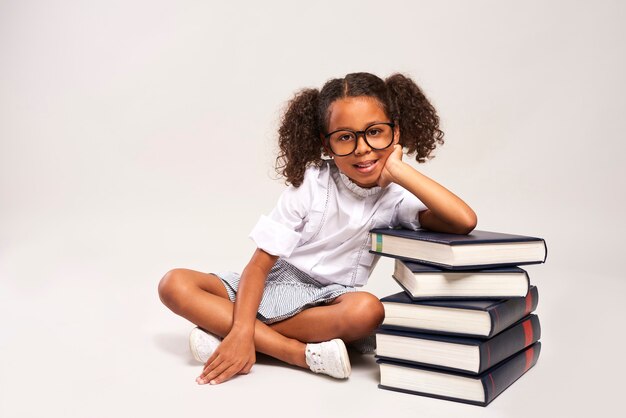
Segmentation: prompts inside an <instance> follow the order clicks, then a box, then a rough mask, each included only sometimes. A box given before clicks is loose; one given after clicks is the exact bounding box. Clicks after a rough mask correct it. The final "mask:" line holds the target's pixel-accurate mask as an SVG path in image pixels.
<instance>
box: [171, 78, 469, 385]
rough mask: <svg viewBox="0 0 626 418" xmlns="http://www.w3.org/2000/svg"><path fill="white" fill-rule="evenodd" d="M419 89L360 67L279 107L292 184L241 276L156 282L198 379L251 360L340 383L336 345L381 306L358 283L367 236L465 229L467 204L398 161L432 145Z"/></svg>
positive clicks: (187, 276) (280, 165)
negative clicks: (261, 357) (186, 332)
mask: <svg viewBox="0 0 626 418" xmlns="http://www.w3.org/2000/svg"><path fill="white" fill-rule="evenodd" d="M442 138H443V132H442V131H441V130H439V118H438V117H437V114H436V112H435V110H434V108H433V107H432V105H431V104H430V103H429V102H428V100H427V99H426V97H424V94H423V93H422V91H421V90H420V88H419V87H418V86H417V85H416V84H415V83H414V82H413V81H412V80H411V79H409V78H407V77H405V76H403V75H401V74H395V75H392V76H391V77H389V78H387V79H386V80H384V81H383V80H382V79H380V78H378V77H377V76H375V75H372V74H368V73H355V74H348V75H347V76H346V77H345V78H342V79H333V80H330V81H328V82H327V83H326V84H325V85H324V86H323V87H322V89H321V90H320V91H318V90H316V89H306V90H302V91H301V92H299V93H298V94H297V95H296V96H295V97H294V98H293V99H292V100H291V102H289V104H288V107H287V110H286V112H285V114H284V116H283V119H282V122H281V127H280V129H279V145H280V154H279V156H278V158H277V160H276V169H277V171H278V172H279V173H280V174H282V175H283V176H284V177H285V178H286V181H287V182H288V183H290V186H289V187H288V188H287V189H286V190H285V191H284V192H283V194H282V195H281V197H280V199H279V201H278V204H277V205H276V207H275V208H274V210H273V211H272V212H271V213H270V214H269V216H261V218H260V220H259V221H258V223H257V224H256V226H255V227H254V228H253V230H252V232H251V234H250V238H252V240H253V241H254V242H255V244H256V245H257V247H258V248H257V250H256V251H255V252H254V254H253V255H252V258H251V260H250V262H249V263H248V265H247V266H246V267H245V269H244V270H243V272H242V273H241V275H238V274H236V273H220V274H205V273H200V272H197V271H191V270H185V269H175V270H172V271H170V272H168V273H167V274H166V275H165V277H163V279H162V280H161V281H160V283H159V295H160V297H161V300H162V301H163V303H164V304H165V305H166V306H167V307H168V308H170V309H171V310H172V311H174V312H175V313H176V314H178V315H181V316H183V317H185V318H187V319H188V320H190V321H191V322H193V323H194V324H196V325H198V328H195V329H194V330H193V331H192V333H191V335H190V347H191V350H192V352H193V354H194V357H195V358H196V359H197V360H199V361H201V362H203V363H204V368H203V370H202V373H201V374H200V376H199V377H198V378H197V379H196V381H197V382H198V383H199V384H205V383H210V384H218V383H222V382H224V381H226V380H228V379H230V378H231V377H232V376H234V375H236V374H246V373H248V372H249V371H250V369H251V367H252V365H253V364H254V362H255V352H256V351H259V352H261V353H265V354H267V355H270V356H272V357H275V358H277V359H280V360H282V361H285V362H287V363H289V364H293V365H297V366H301V367H303V368H309V369H311V370H312V371H314V372H316V373H324V374H327V375H330V376H333V377H336V378H347V377H348V376H349V375H350V370H351V368H350V360H349V358H348V354H347V351H346V346H345V344H344V342H347V343H354V342H356V341H358V340H361V341H362V340H363V339H364V338H365V337H368V336H371V335H372V332H373V331H374V330H375V329H376V327H378V325H379V324H380V323H381V322H382V320H383V316H384V310H383V307H382V304H381V303H380V301H379V300H378V298H377V297H375V296H374V295H372V294H369V293H366V292H361V291H357V288H358V287H361V286H363V285H364V284H365V283H366V282H367V279H368V277H369V275H370V273H371V271H372V269H373V267H374V265H375V264H376V261H377V259H378V257H376V256H374V255H373V254H371V253H369V251H368V249H369V247H370V235H369V230H370V229H372V228H376V227H396V226H402V227H405V228H411V229H417V228H420V227H422V228H427V229H430V230H434V231H441V232H448V233H456V234H467V233H469V232H470V231H472V230H473V229H474V227H475V226H476V215H475V213H474V212H473V211H472V209H471V208H470V207H469V206H468V205H467V204H465V202H463V201H462V200H461V199H460V198H458V197H457V196H455V195H454V194H453V193H451V192H450V191H448V190H447V189H445V188H444V187H442V186H441V185H439V184H438V183H436V182H435V181H433V180H431V179H430V178H428V177H426V176H424V175H423V174H421V173H419V172H418V171H416V170H415V169H414V168H412V167H411V166H410V165H408V164H406V163H404V162H403V161H402V149H403V148H406V150H407V152H408V153H415V154H416V160H417V161H418V162H424V161H425V160H426V158H427V157H429V155H430V153H431V152H432V151H433V150H434V149H435V147H436V146H437V144H442V143H443V139H442Z"/></svg>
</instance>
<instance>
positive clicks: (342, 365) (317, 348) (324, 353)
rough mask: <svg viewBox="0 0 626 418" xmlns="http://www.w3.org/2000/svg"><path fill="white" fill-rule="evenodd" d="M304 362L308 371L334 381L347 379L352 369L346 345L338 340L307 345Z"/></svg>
mask: <svg viewBox="0 0 626 418" xmlns="http://www.w3.org/2000/svg"><path fill="white" fill-rule="evenodd" d="M304 354H305V360H306V364H307V365H308V366H309V369H311V370H312V371H314V372H315V373H323V374H327V375H329V376H332V377H334V378H336V379H347V378H348V377H349V376H350V372H351V371H352V368H351V367H350V358H349V357H348V350H346V345H345V344H344V343H343V341H342V340H340V339H339V338H335V339H334V340H330V341H326V342H323V343H318V344H307V345H306V349H305V352H304Z"/></svg>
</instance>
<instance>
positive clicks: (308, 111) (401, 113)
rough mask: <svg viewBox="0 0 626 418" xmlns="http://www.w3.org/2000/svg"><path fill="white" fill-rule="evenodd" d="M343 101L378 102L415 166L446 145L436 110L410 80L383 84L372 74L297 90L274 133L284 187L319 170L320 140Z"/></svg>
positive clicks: (400, 77) (399, 77)
mask: <svg viewBox="0 0 626 418" xmlns="http://www.w3.org/2000/svg"><path fill="white" fill-rule="evenodd" d="M345 97H372V98H374V99H376V100H377V101H378V103H379V104H380V105H381V106H382V108H383V110H384V112H385V114H386V115H387V116H388V117H389V118H390V120H392V121H393V122H394V123H396V124H397V125H399V127H400V145H402V147H403V148H405V149H406V151H407V153H408V154H415V159H416V160H417V162H419V163H423V162H425V161H426V160H427V159H428V158H430V154H431V152H432V151H433V150H434V149H435V148H436V147H437V145H441V144H443V142H444V141H443V131H441V130H440V129H439V117H438V116H437V112H436V111H435V108H434V107H433V106H432V105H431V104H430V102H429V101H428V99H427V98H426V96H424V93H422V90H421V89H420V88H419V87H418V85H417V84H416V83H415V82H414V81H413V80H411V79H410V78H409V77H406V76H404V75H402V74H393V75H391V76H389V77H388V78H387V79H385V80H384V81H383V80H382V79H380V78H379V77H377V76H375V75H373V74H370V73H352V74H348V75H346V76H345V77H344V78H335V79H332V80H329V81H327V82H326V84H324V86H323V87H322V89H321V90H319V91H318V90H317V89H304V90H301V91H299V92H297V93H296V94H295V96H294V97H293V98H292V99H291V100H290V101H289V102H288V103H287V107H286V110H285V112H284V114H283V116H282V118H281V121H280V128H279V129H278V145H279V147H280V151H279V153H278V156H277V157H276V165H275V168H276V172H277V173H278V174H279V175H280V176H283V177H284V178H285V179H286V182H287V183H291V184H292V185H293V186H295V187H299V186H300V185H301V184H302V181H303V179H304V172H305V171H306V169H307V167H309V166H312V165H316V166H321V164H322V161H323V160H322V155H323V154H324V149H323V147H322V143H321V135H322V134H323V133H326V132H327V128H328V123H329V118H330V106H331V104H332V103H333V102H334V101H335V100H338V99H342V98H345Z"/></svg>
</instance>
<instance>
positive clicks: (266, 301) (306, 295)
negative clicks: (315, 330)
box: [216, 259, 356, 324]
mask: <svg viewBox="0 0 626 418" xmlns="http://www.w3.org/2000/svg"><path fill="white" fill-rule="evenodd" d="M216 276H218V277H219V278H220V279H221V280H222V282H223V283H224V286H225V287H226V291H227V292H228V297H229V298H230V300H231V301H232V302H234V301H235V298H236V295H237V289H238V287H239V279H240V275H239V274H238V273H234V272H224V273H216ZM355 291H356V289H355V288H354V287H351V286H343V285H340V284H331V285H326V286H324V285H321V284H320V283H318V282H317V281H316V280H315V279H313V278H311V277H310V276H309V275H308V274H306V273H304V272H303V271H301V270H299V269H297V268H296V267H294V266H292V265H291V264H289V263H287V262H286V261H284V260H282V259H278V261H277V262H276V264H274V267H272V269H271V270H270V273H269V275H268V276H267V280H266V282H265V289H264V290H263V297H262V299H261V304H260V305H259V310H258V313H257V318H258V319H259V320H260V321H261V322H264V323H266V324H272V323H274V322H278V321H282V320H284V319H287V318H289V317H292V316H294V315H296V314H297V313H299V312H302V311H303V310H304V309H306V308H310V307H313V306H317V305H322V304H326V303H330V302H332V300H333V299H335V298H336V297H338V296H341V295H343V294H344V293H348V292H355Z"/></svg>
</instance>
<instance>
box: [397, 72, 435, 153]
mask: <svg viewBox="0 0 626 418" xmlns="http://www.w3.org/2000/svg"><path fill="white" fill-rule="evenodd" d="M385 85H386V86H387V91H388V95H389V102H390V109H389V113H390V115H389V116H390V117H391V118H392V119H393V120H394V122H395V123H398V124H399V125H400V144H401V145H402V146H403V147H405V148H406V149H407V151H408V153H409V154H413V153H415V154H416V155H415V159H416V160H417V161H418V162H420V163H423V162H424V161H426V159H427V158H429V157H430V154H431V152H432V151H433V150H434V149H435V148H436V147H437V145H441V144H443V142H444V141H443V131H441V130H440V129H439V117H438V116H437V112H436V111H435V108H434V107H433V105H431V104H430V102H429V101H428V99H427V98H426V96H424V93H422V90H421V89H420V88H419V87H418V86H417V84H415V82H414V81H413V80H411V79H410V78H408V77H405V76H404V75H402V74H393V75H392V76H390V77H388V78H387V79H386V80H385Z"/></svg>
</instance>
